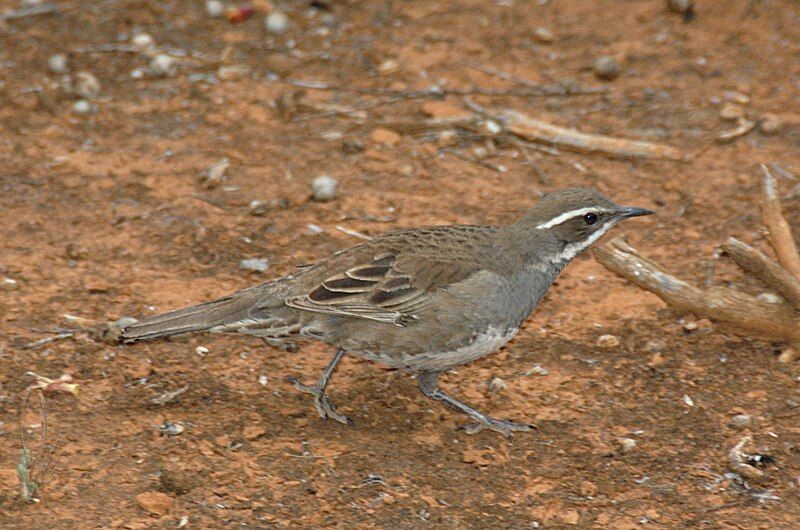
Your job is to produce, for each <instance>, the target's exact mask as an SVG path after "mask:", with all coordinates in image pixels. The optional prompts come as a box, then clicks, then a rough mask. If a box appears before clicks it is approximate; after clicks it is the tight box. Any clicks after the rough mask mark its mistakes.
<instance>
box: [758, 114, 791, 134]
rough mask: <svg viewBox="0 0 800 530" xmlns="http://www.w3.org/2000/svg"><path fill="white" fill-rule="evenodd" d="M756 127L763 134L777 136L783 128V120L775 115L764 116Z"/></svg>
mask: <svg viewBox="0 0 800 530" xmlns="http://www.w3.org/2000/svg"><path fill="white" fill-rule="evenodd" d="M758 125H759V128H760V129H761V132H763V133H764V134H778V133H780V132H781V131H783V129H784V127H785V124H784V122H783V119H781V117H780V116H778V115H776V114H764V115H763V116H762V117H761V121H760V122H759V124H758Z"/></svg>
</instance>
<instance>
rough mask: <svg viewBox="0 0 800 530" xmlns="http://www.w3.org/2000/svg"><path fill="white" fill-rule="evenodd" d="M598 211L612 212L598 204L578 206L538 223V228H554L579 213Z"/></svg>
mask: <svg viewBox="0 0 800 530" xmlns="http://www.w3.org/2000/svg"><path fill="white" fill-rule="evenodd" d="M591 212H596V213H612V211H611V210H609V209H608V208H598V207H596V206H589V207H586V208H578V209H577V210H572V211H571V212H564V213H562V214H561V215H557V216H555V217H553V218H552V219H550V220H549V221H547V222H546V223H542V224H538V225H536V229H537V230H544V229H546V228H552V227H554V226H556V225H560V224H561V223H563V222H566V221H569V220H570V219H572V218H573V217H578V216H579V215H586V214H587V213H591Z"/></svg>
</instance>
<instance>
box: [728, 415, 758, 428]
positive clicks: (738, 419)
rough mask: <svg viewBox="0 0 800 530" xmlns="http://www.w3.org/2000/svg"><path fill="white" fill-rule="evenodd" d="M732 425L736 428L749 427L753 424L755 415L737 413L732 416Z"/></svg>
mask: <svg viewBox="0 0 800 530" xmlns="http://www.w3.org/2000/svg"><path fill="white" fill-rule="evenodd" d="M731 426H732V427H735V428H736V429H747V428H748V427H752V426H753V417H752V416H751V415H750V414H737V415H736V416H734V417H733V418H731Z"/></svg>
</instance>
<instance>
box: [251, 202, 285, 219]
mask: <svg viewBox="0 0 800 530" xmlns="http://www.w3.org/2000/svg"><path fill="white" fill-rule="evenodd" d="M288 207H289V201H288V200H286V199H285V198H283V197H281V198H280V199H270V200H268V201H259V200H255V201H250V215H252V216H254V217H260V216H262V215H267V213H268V212H270V211H272V210H275V209H278V208H288Z"/></svg>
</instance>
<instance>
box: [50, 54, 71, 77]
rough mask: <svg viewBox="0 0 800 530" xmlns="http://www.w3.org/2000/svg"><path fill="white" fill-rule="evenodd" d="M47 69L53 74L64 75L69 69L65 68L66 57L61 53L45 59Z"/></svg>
mask: <svg viewBox="0 0 800 530" xmlns="http://www.w3.org/2000/svg"><path fill="white" fill-rule="evenodd" d="M47 67H48V68H49V69H50V71H51V72H53V73H54V74H66V73H67V71H68V70H69V68H68V67H67V56H66V55H65V54H63V53H56V54H54V55H51V56H50V58H49V59H47Z"/></svg>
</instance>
